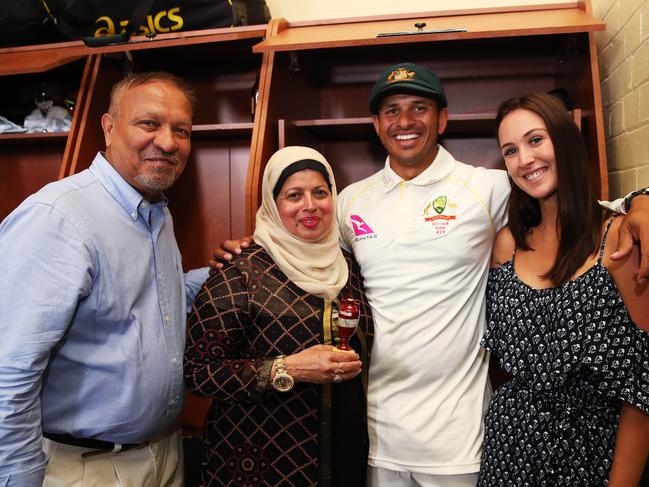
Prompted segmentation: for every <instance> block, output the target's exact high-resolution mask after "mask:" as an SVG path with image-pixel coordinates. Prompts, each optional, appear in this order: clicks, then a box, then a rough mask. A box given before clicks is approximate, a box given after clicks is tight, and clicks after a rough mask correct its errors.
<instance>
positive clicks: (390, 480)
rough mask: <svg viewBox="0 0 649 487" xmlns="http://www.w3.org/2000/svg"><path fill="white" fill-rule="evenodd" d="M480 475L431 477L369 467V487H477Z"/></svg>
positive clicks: (423, 474)
mask: <svg viewBox="0 0 649 487" xmlns="http://www.w3.org/2000/svg"><path fill="white" fill-rule="evenodd" d="M477 483H478V473H477V472H476V473H466V474H459V475H429V474H425V473H414V472H401V471H396V470H388V469H385V468H379V467H372V466H368V467H367V487H475V486H476V484H477Z"/></svg>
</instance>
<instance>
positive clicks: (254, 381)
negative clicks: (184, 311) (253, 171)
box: [185, 245, 373, 487]
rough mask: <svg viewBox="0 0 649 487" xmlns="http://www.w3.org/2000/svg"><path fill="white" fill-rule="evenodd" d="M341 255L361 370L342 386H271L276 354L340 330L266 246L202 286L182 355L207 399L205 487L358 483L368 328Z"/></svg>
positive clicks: (358, 287)
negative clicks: (356, 317)
mask: <svg viewBox="0 0 649 487" xmlns="http://www.w3.org/2000/svg"><path fill="white" fill-rule="evenodd" d="M345 257H346V259H347V262H348V265H349V266H350V277H349V281H348V284H347V286H346V287H345V288H343V290H342V291H341V296H344V297H353V298H355V299H357V300H359V302H360V307H361V315H360V321H359V331H362V333H356V334H355V335H354V338H353V341H352V346H353V347H354V349H355V350H357V351H359V352H361V353H360V355H361V360H362V361H363V365H364V367H365V370H364V373H363V374H361V375H359V376H357V377H356V378H355V379H353V380H350V381H346V382H343V383H341V384H333V385H332V384H325V385H320V384H308V383H296V384H295V387H294V388H293V389H292V390H291V391H290V392H288V393H280V392H277V391H275V390H274V389H273V388H272V386H270V384H268V376H269V372H270V365H271V364H272V360H273V359H274V358H275V357H276V356H278V355H290V354H293V353H296V352H299V351H300V350H303V349H305V348H308V347H310V346H312V345H316V344H319V343H331V340H332V336H333V337H334V338H333V339H334V340H335V337H336V336H337V332H336V327H335V325H334V326H332V319H331V315H332V306H331V303H330V302H328V301H325V300H324V299H321V298H318V297H316V296H313V295H311V294H308V293H306V292H305V291H303V290H302V289H300V288H299V287H297V286H296V285H295V284H293V283H292V282H291V281H289V280H288V278H287V277H286V276H285V275H284V273H283V272H282V271H280V269H279V268H278V267H277V266H276V265H275V263H274V262H273V260H272V258H271V257H270V255H269V254H268V253H267V252H266V251H265V250H264V249H263V248H261V247H260V246H258V245H253V246H251V247H250V248H249V249H246V250H244V251H243V252H242V253H241V254H240V255H239V256H237V257H236V258H235V260H234V261H233V262H232V263H231V264H226V265H225V267H224V268H223V269H221V271H220V272H219V273H217V274H216V275H214V276H212V277H210V278H209V279H208V280H207V282H206V283H205V285H204V286H203V289H202V290H201V292H200V294H199V295H198V297H197V298H196V301H195V302H194V305H193V308H192V313H191V316H190V319H189V328H188V335H187V349H186V353H185V382H186V384H187V387H188V388H189V390H191V391H192V392H194V393H196V394H199V395H203V396H208V397H212V398H214V402H213V404H212V407H211V408H210V411H209V413H208V418H207V422H206V426H205V434H204V441H203V455H204V458H203V469H202V475H201V478H202V485H206V486H217V485H229V486H258V485H259V486H276V485H282V486H297V487H305V486H311V485H313V486H315V485H318V486H320V487H323V486H330V485H340V486H342V485H345V486H356V485H364V476H365V469H366V460H367V428H366V417H365V394H364V388H363V383H364V381H366V378H367V369H366V366H367V364H368V363H369V357H368V352H369V350H371V345H372V336H373V326H372V319H371V312H370V308H369V305H368V304H367V301H366V298H365V293H364V292H363V291H362V289H363V287H362V279H361V277H360V272H359V268H358V265H357V264H356V263H355V262H354V261H352V259H351V256H350V255H349V254H347V255H346V256H345ZM334 314H335V312H334ZM361 350H362V351H361ZM332 425H333V428H332V427H331V426H332Z"/></svg>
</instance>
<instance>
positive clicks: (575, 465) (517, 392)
mask: <svg viewBox="0 0 649 487" xmlns="http://www.w3.org/2000/svg"><path fill="white" fill-rule="evenodd" d="M608 228H610V223H609V227H608ZM608 228H607V230H606V232H608ZM605 243H606V234H605V235H604V238H603V242H602V248H601V250H600V254H599V259H598V261H597V264H596V265H594V266H593V267H592V268H591V269H589V270H588V271H587V272H586V273H584V274H582V275H581V276H579V277H577V278H576V279H575V280H573V281H570V282H567V283H565V284H562V285H560V286H557V287H553V288H549V289H534V288H531V287H530V286H528V285H526V284H525V283H523V282H522V281H521V280H520V279H519V278H518V276H517V275H516V273H515V271H514V259H513V258H512V260H510V261H509V262H507V263H505V264H503V265H502V266H501V267H499V268H497V269H492V270H491V271H490V273H489V283H488V286H487V331H486V333H485V336H484V338H483V340H482V343H481V345H482V346H483V347H485V348H486V349H488V350H491V352H492V353H493V354H494V355H495V356H496V358H497V359H498V360H499V362H500V365H501V367H502V368H504V369H505V370H507V371H508V372H510V373H511V374H512V375H513V379H512V380H511V381H510V382H509V383H507V384H505V385H504V386H503V387H501V388H500V389H499V390H498V391H497V392H496V394H495V395H494V397H493V399H492V401H491V404H490V405H489V409H488V411H487V416H486V418H485V440H484V452H483V456H482V465H481V468H480V478H479V481H478V485H479V486H483V487H493V486H515V487H560V486H570V487H581V486H583V487H586V486H588V487H597V486H605V485H607V484H608V477H609V472H610V469H611V465H612V462H613V450H614V447H615V436H616V431H617V425H618V420H619V413H620V408H621V405H622V401H626V402H628V403H629V404H632V405H634V406H637V407H639V408H640V409H642V410H643V411H644V412H645V413H647V414H649V333H646V332H644V331H643V330H642V329H640V328H639V327H638V326H637V325H635V324H634V323H633V321H631V318H630V317H629V314H628V312H627V310H626V307H625V306H624V303H623V302H622V298H621V297H620V293H619V291H618V289H617V287H616V285H615V283H614V281H613V279H612V278H611V275H610V274H609V273H608V271H607V269H606V268H605V267H604V266H603V265H602V262H601V261H602V255H603V250H604V245H605Z"/></svg>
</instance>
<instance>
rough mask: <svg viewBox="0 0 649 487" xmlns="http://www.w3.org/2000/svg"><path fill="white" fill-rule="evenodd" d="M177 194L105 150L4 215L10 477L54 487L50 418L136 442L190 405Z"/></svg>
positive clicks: (1, 433)
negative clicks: (145, 188) (45, 445)
mask: <svg viewBox="0 0 649 487" xmlns="http://www.w3.org/2000/svg"><path fill="white" fill-rule="evenodd" d="M207 274H208V272H207V269H206V268H204V269H199V270H196V271H190V272H189V273H188V274H187V275H184V274H183V271H182V265H181V257H180V252H179V251H178V246H177V244H176V239H175V237H174V232H173V223H172V219H171V215H170V213H169V210H168V209H167V204H166V202H165V201H162V202H160V203H153V204H152V203H149V202H148V201H146V200H145V199H144V198H143V197H142V195H141V194H140V193H138V192H137V191H136V190H135V189H134V188H132V187H131V186H130V185H129V184H128V183H127V182H126V181H125V180H124V179H122V178H121V177H120V175H119V174H118V173H117V171H115V169H114V168H113V167H112V166H111V165H110V164H109V163H108V162H107V161H106V160H105V159H104V157H103V156H102V155H101V154H98V155H97V157H96V158H95V160H94V161H93V163H92V165H91V167H90V168H89V169H88V170H86V171H83V172H81V173H79V174H76V175H74V176H71V177H69V178H66V179H63V180H61V181H58V182H55V183H52V184H49V185H47V186H45V187H44V188H43V189H41V190H40V191H38V192H37V193H35V194H34V195H32V196H30V197H29V198H27V199H26V200H25V201H24V202H23V203H22V204H21V205H20V206H19V207H18V208H17V209H16V210H15V211H14V212H13V213H11V214H10V215H9V216H8V217H7V218H6V219H5V220H4V221H3V222H2V224H0V276H1V277H2V283H1V284H0V486H5V485H7V486H14V485H15V486H20V487H24V486H30V487H31V486H34V487H36V486H40V485H41V483H42V479H43V475H44V469H45V463H46V458H45V455H44V454H43V452H42V443H41V441H42V440H41V426H42V431H47V432H50V433H68V434H71V435H73V436H76V437H80V438H97V439H101V440H105V441H111V442H115V443H136V442H140V441H143V440H146V439H147V438H150V437H152V436H153V435H155V434H156V433H158V432H160V431H161V430H163V429H165V428H166V427H167V426H169V425H170V424H171V423H172V422H173V421H174V420H175V419H176V417H177V416H178V414H179V412H180V410H181V408H182V404H183V374H182V363H183V360H182V354H183V350H184V346H185V318H186V313H187V311H188V304H191V302H192V301H193V299H194V297H195V295H196V293H197V292H198V290H199V289H200V287H201V285H202V284H203V282H204V281H205V279H206V278H207Z"/></svg>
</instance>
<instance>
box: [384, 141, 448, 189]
mask: <svg viewBox="0 0 649 487" xmlns="http://www.w3.org/2000/svg"><path fill="white" fill-rule="evenodd" d="M454 164H455V159H454V158H453V156H451V154H449V153H448V151H447V150H446V149H444V147H442V146H441V145H438V146H437V155H436V156H435V159H434V160H433V162H432V163H431V164H430V166H428V167H427V168H426V169H425V170H424V172H422V173H421V174H420V175H418V176H417V177H416V178H413V179H410V180H409V181H408V182H409V183H411V184H414V185H416V186H426V185H428V184H431V183H434V182H436V181H439V180H441V179H444V178H445V177H446V176H448V175H449V174H450V173H451V171H452V170H453V165H454ZM382 180H383V189H384V192H386V193H388V192H390V191H392V189H394V188H395V187H396V186H397V185H398V184H399V183H401V182H402V181H404V179H403V178H402V177H401V176H399V175H398V174H397V173H396V172H394V170H393V169H392V168H391V167H390V156H388V157H387V158H386V159H385V167H384V169H383V177H382Z"/></svg>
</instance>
